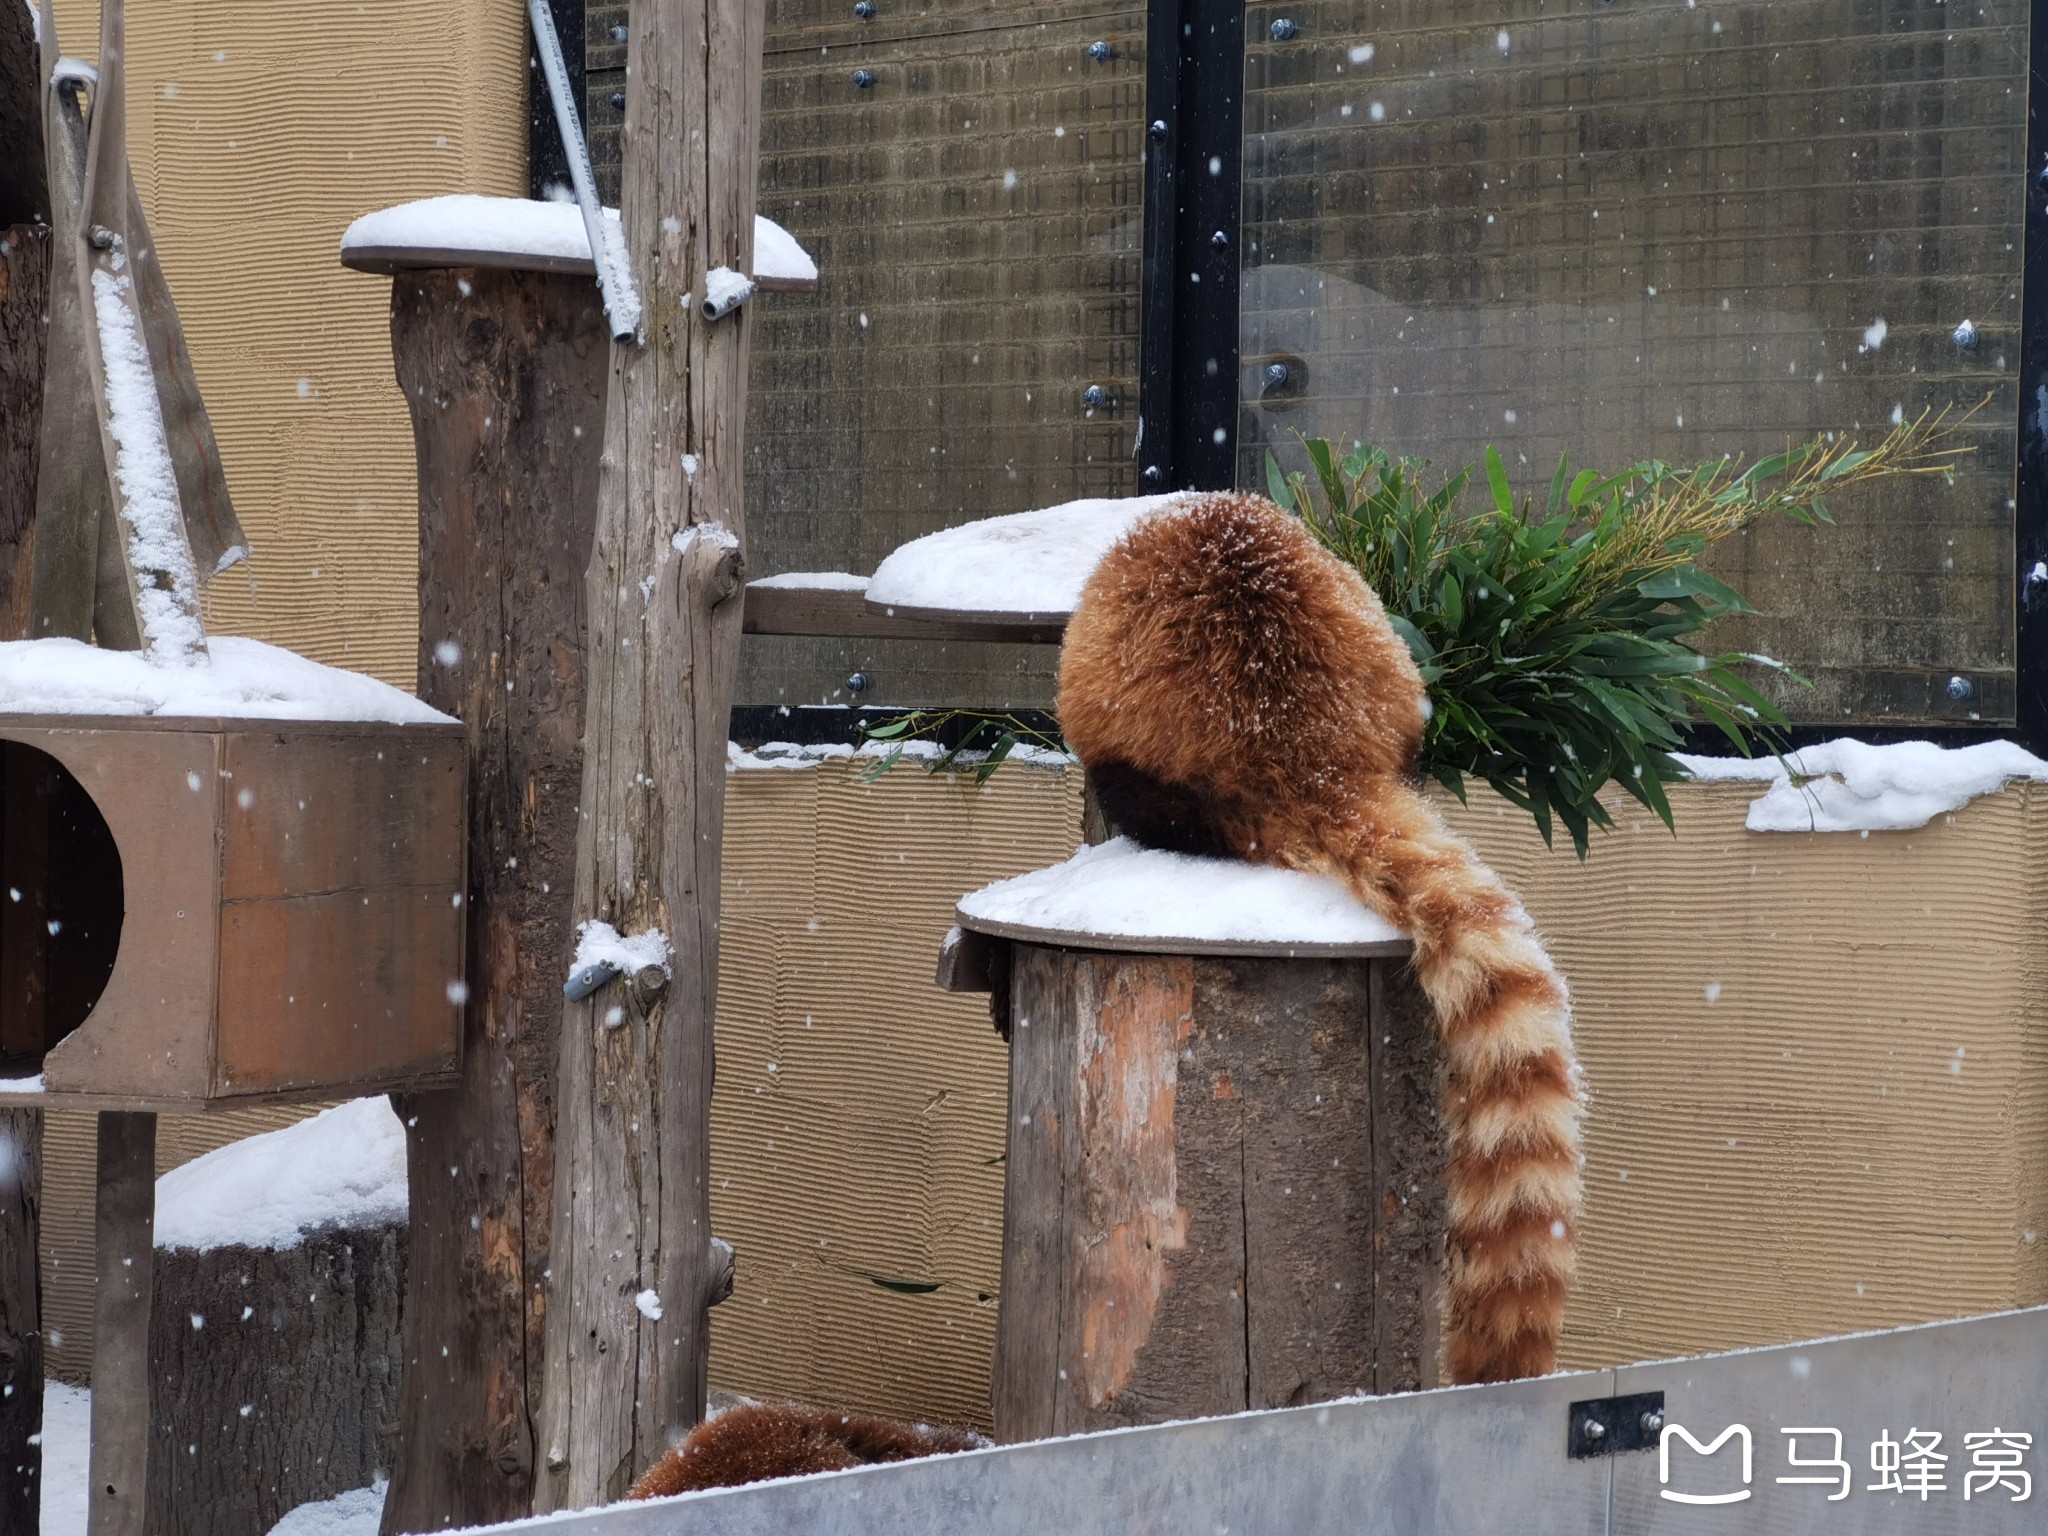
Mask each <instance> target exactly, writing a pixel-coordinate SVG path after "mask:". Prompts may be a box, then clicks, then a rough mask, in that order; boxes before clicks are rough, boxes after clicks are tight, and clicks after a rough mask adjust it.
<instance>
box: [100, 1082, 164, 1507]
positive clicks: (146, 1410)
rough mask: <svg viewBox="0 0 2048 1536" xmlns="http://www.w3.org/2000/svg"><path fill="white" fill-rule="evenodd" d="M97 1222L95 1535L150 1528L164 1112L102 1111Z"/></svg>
mask: <svg viewBox="0 0 2048 1536" xmlns="http://www.w3.org/2000/svg"><path fill="white" fill-rule="evenodd" d="M95 1224H96V1227H97V1238H96V1242H95V1244H94V1246H95V1248H96V1250H97V1257H96V1259H95V1261H94V1274H95V1276H96V1281H95V1284H94V1287H93V1307H92V1326H93V1348H92V1453H91V1456H90V1457H89V1459H88V1462H87V1468H88V1471H87V1483H86V1493H87V1495H88V1497H87V1500H86V1531H87V1533H88V1536H142V1533H143V1522H144V1518H145V1516H146V1515H147V1513H148V1509H147V1505H146V1504H145V1502H144V1501H145V1499H146V1498H147V1496H148V1493H149V1420H150V1403H149V1314H150V1307H151V1303H152V1301H153V1299H154V1297H153V1286H152V1284H151V1282H152V1280H153V1278H154V1266H155V1262H156V1240H155V1234H156V1116H155V1115H149V1114H120V1113H114V1112H112V1111H107V1112H103V1113H102V1114H101V1115H100V1118H99V1199H98V1203H97V1210H96V1214H95Z"/></svg>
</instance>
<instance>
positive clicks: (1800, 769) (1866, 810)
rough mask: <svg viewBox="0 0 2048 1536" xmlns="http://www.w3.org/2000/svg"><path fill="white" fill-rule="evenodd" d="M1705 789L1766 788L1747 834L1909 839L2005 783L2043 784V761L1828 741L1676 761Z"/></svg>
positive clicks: (1984, 750)
mask: <svg viewBox="0 0 2048 1536" xmlns="http://www.w3.org/2000/svg"><path fill="white" fill-rule="evenodd" d="M1678 761H1679V762H1680V763H1682V764H1683V765H1684V766H1685V768H1686V769H1687V771H1689V772H1690V773H1691V774H1692V776H1693V777H1694V778H1695V779H1698V780H1702V781H1704V782H1707V783H1721V784H1727V783H1764V784H1769V785H1770V788H1769V789H1768V790H1766V791H1765V792H1764V793H1763V794H1762V795H1761V796H1760V797H1759V798H1757V799H1756V800H1753V801H1751V802H1750V806H1749V817H1748V819H1747V821H1746V822H1745V823H1744V825H1746V826H1747V827H1748V828H1749V830H1750V831H1752V832H1862V833H1866V834H1867V833H1871V832H1910V831H1911V830H1913V829H1914V828H1915V827H1924V826H1926V825H1927V824H1928V823H1929V822H1931V821H1932V820H1934V818H1935V817H1937V816H1943V815H1947V814H1949V813H1951V812H1954V811H1959V810H1961V809H1962V808H1963V807H1964V806H1966V805H1968V804H1969V803H1970V802H1971V801H1972V800H1975V799H1976V798H1978V797H1979V796H1980V795H1990V794H1996V793H1997V792H1998V791H1999V790H2001V789H2003V788H2004V787H2005V786H2006V785H2007V784H2009V783H2011V782H2012V781H2013V780H2015V779H2031V780H2048V762H2044V761H2043V760H2042V759H2040V758H2038V757H2036V756H2034V754H2033V753H2031V752H2029V751H2027V750H2026V749H2025V748H2024V747H2021V746H2018V745H2016V744H2015V743H2013V742H2009V741H1986V742H1979V743H1977V744H1976V745H1974V746H1968V747H1941V746H1936V745H1935V744H1934V743H1933V742H1931V741H1896V742H1890V743H1888V744H1886V745H1883V746H1873V745H1871V744H1870V743H1869V742H1863V741H1857V740H1855V739H1854V738H1853V737H1847V736H1843V737H1838V738H1836V739H1835V740H1833V741H1827V742H1822V743H1821V744H1820V745H1819V746H1813V747H1801V748H1799V749H1798V750H1796V751H1793V752H1788V753H1786V754H1785V756H1784V757H1782V758H1777V757H1758V758H1745V757H1691V756H1687V755H1685V754H1682V753H1681V754H1678Z"/></svg>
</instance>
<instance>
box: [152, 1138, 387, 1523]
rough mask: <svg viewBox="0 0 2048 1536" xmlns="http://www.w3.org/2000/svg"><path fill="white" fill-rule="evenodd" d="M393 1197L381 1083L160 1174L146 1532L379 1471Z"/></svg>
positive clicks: (268, 1507)
mask: <svg viewBox="0 0 2048 1536" xmlns="http://www.w3.org/2000/svg"><path fill="white" fill-rule="evenodd" d="M406 1197H407V1185H406V1158H405V1133H404V1130H403V1128H402V1127H401V1126H400V1125H399V1122H398V1117H397V1116H396V1115H395V1114H393V1113H392V1110H391V1106H390V1104H389V1102H388V1101H387V1100H385V1099H383V1098H381V1097H378V1098H367V1099H356V1100H353V1101H352V1102H350V1103H347V1104H342V1105H340V1106H338V1107H336V1108H334V1109H330V1110H327V1111H325V1112H324V1113H322V1114H318V1115H315V1116H313V1117H312V1118H311V1119H308V1120H302V1121H300V1122H299V1123H298V1124H296V1125H290V1126H286V1127H285V1128H284V1129H283V1130H278V1131H270V1132H268V1133H266V1134H264V1135H260V1136H251V1137H249V1138H247V1139H246V1140H243V1141H238V1142H232V1143H230V1144H229V1145H227V1146H225V1147H221V1148H219V1149H217V1150H216V1151H213V1152H209V1153H208V1154H206V1156H204V1157H201V1158H198V1159H195V1160H194V1161H192V1162H189V1163H187V1164H185V1165H184V1166H183V1167H181V1168H175V1169H173V1170H171V1172H169V1173H167V1174H165V1175H164V1176H163V1177H162V1178H160V1179H158V1180H157V1183H156V1248H157V1255H156V1308H155V1314H154V1317H153V1319H152V1322H151V1328H150V1359H151V1366H152V1370H153V1373H154V1379H155V1381H156V1383H157V1386H156V1390H155V1392H154V1394H153V1395H154V1398H155V1415H154V1417H155V1428H154V1434H153V1437H152V1446H151V1454H150V1470H149V1476H150V1486H149V1500H148V1508H149V1532H150V1536H263V1533H265V1532H268V1531H269V1530H270V1529H271V1528H272V1527H273V1526H274V1525H275V1524H276V1522H277V1521H278V1520H280V1519H282V1518H283V1517H284V1516H285V1515H287V1514H289V1513H290V1512H291V1511H292V1510H294V1509H296V1508H298V1507H299V1506H301V1505H304V1504H307V1503H311V1502H314V1501H318V1500H325V1499H331V1498H334V1497H335V1496H337V1495H340V1494H344V1493H347V1492H348V1491H349V1490H352V1489H359V1488H362V1487H363V1486H364V1485H366V1484H369V1483H371V1482H372V1481H373V1480H374V1479H377V1478H379V1477H381V1476H383V1475H384V1474H385V1472H386V1471H388V1469H389V1468H390V1466H391V1465H392V1462H393V1459H394V1457H395V1455H396V1450H397V1447H396V1445H395V1443H394V1435H393V1432H394V1426H395V1425H396V1423H397V1419H398V1403H399V1385H400V1365H401V1360H402V1349H401V1345H400V1340H399V1314H400V1308H401V1298H402V1297H403V1295H404V1290H405V1269H406V1259H407V1235H406V1216H407V1209H406V1208H407V1198H406Z"/></svg>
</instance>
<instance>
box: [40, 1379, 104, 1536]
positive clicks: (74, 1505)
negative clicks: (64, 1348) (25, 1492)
mask: <svg viewBox="0 0 2048 1536" xmlns="http://www.w3.org/2000/svg"><path fill="white" fill-rule="evenodd" d="M91 1448H92V1394H91V1393H90V1392H88V1391H86V1390H85V1388H83V1387H67V1386H65V1385H64V1383H62V1382H61V1381H45V1382H44V1383H43V1501H42V1515H43V1520H42V1526H43V1536H85V1513H86V1481H85V1477H86V1458H87V1456H88V1454H89V1453H90V1451H91Z"/></svg>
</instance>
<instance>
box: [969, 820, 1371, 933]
mask: <svg viewBox="0 0 2048 1536" xmlns="http://www.w3.org/2000/svg"><path fill="white" fill-rule="evenodd" d="M959 916H960V921H961V923H962V924H963V925H964V926H966V927H968V928H973V929H978V930H980V931H982V932H988V933H997V934H1002V935H1005V936H1008V937H1023V936H1027V935H1029V934H1031V933H1038V934H1040V935H1045V934H1058V935H1063V936H1066V937H1068V938H1069V940H1070V941H1071V942H1073V943H1077V944H1081V945H1084V946H1086V947H1091V948H1104V949H1137V950H1154V951H1158V952H1160V953H1175V952H1178V951H1182V950H1224V949H1230V948H1236V947H1240V946H1242V947H1244V948H1247V949H1251V948H1258V949H1271V950H1290V951H1293V952H1296V953H1302V954H1312V953H1322V954H1328V953H1334V952H1340V951H1341V952H1347V953H1354V954H1356V953H1364V952H1369V951H1374V950H1379V951H1383V952H1386V953H1395V952H1405V951H1406V949H1407V944H1408V940H1407V938H1406V936H1405V935H1403V934H1402V933H1401V931H1400V930H1399V929H1397V928H1395V927H1393V926H1392V925H1391V924H1389V923H1388V922H1387V921H1386V920H1385V919H1384V918H1382V917H1380V916H1379V914H1377V913H1376V912H1374V911H1372V910H1371V909H1370V908H1368V907H1366V906H1365V905H1364V904H1363V903H1361V902H1360V901H1359V900H1358V898H1357V897H1355V896H1353V895H1352V894H1351V892H1350V890H1349V889H1348V888H1346V887H1345V885H1344V884H1343V883H1342V882H1341V881H1338V880H1335V879H1332V878H1331V877H1329V876H1328V875H1311V874H1304V873H1302V872H1301V871H1299V870H1293V869H1279V868H1275V867H1274V866H1272V865H1268V864H1247V863H1244V862H1242V861H1240V860H1237V859H1207V858H1194V857H1190V856H1189V855H1186V854H1179V853H1164V852H1161V851H1160V850H1158V849H1153V848H1141V847H1139V846H1138V845H1137V844H1136V843H1134V842H1132V841H1131V840H1130V839H1129V838H1127V837H1119V838H1113V839H1111V840H1110V841H1109V842H1106V843H1103V844H1100V845H1099V846H1097V847H1093V848H1083V849H1081V850H1080V851H1079V852H1078V853H1076V854H1075V855H1074V856H1073V857H1072V858H1071V859H1069V860H1067V862H1066V863H1064V864H1055V865H1053V866H1052V867H1051V868H1050V869H1039V870H1033V871H1032V872H1031V873H1030V874H1026V875H1018V876H1017V877H1016V878H1014V879H1011V880H998V881H997V882H996V883H995V884H993V885H988V886H984V887H982V888H981V889H980V890H978V891H975V892H973V893H972V894H970V895H968V896H964V897H962V898H961V900H960V907H959Z"/></svg>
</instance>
